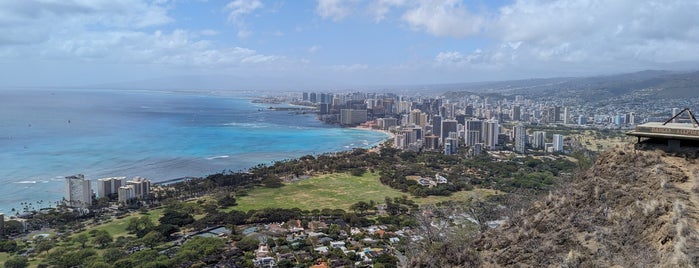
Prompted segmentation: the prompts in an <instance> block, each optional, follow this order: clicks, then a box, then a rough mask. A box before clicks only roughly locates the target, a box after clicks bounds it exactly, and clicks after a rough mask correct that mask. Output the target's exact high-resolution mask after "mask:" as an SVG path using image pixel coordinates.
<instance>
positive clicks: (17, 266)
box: [5, 256, 29, 268]
mask: <svg viewBox="0 0 699 268" xmlns="http://www.w3.org/2000/svg"><path fill="white" fill-rule="evenodd" d="M27 266H29V259H28V258H27V257H24V256H16V257H12V258H9V259H8V260H7V261H5V268H24V267H27Z"/></svg>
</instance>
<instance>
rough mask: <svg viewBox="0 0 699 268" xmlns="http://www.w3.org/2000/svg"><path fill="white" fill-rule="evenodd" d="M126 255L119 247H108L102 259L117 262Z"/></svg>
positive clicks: (107, 261)
mask: <svg viewBox="0 0 699 268" xmlns="http://www.w3.org/2000/svg"><path fill="white" fill-rule="evenodd" d="M124 256H126V253H125V252H124V251H122V250H120V249H118V248H108V249H107V250H105V251H104V253H103V254H102V259H104V262H106V263H115V262H116V261H118V260H119V259H121V258H122V257H124Z"/></svg>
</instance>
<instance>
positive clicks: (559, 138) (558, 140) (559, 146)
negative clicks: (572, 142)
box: [553, 134, 563, 152]
mask: <svg viewBox="0 0 699 268" xmlns="http://www.w3.org/2000/svg"><path fill="white" fill-rule="evenodd" d="M553 151H554V152H563V135H561V134H553Z"/></svg>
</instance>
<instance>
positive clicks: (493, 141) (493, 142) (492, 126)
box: [483, 120, 500, 150]
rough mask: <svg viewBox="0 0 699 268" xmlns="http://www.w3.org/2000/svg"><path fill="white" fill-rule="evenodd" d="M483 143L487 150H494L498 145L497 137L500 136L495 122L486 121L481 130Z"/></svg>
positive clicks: (498, 125)
mask: <svg viewBox="0 0 699 268" xmlns="http://www.w3.org/2000/svg"><path fill="white" fill-rule="evenodd" d="M483 133H484V136H485V138H484V143H485V146H486V148H488V149H489V150H493V149H495V147H496V146H497V145H498V135H500V123H498V121H497V120H488V121H486V122H485V127H484V128H483Z"/></svg>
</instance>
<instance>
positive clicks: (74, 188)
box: [66, 174, 92, 208]
mask: <svg viewBox="0 0 699 268" xmlns="http://www.w3.org/2000/svg"><path fill="white" fill-rule="evenodd" d="M66 202H67V205H68V206H70V207H77V208H87V207H89V206H91V205H92V188H91V186H90V180H86V179H85V176H84V175H83V174H77V175H75V176H68V177H66Z"/></svg>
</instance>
